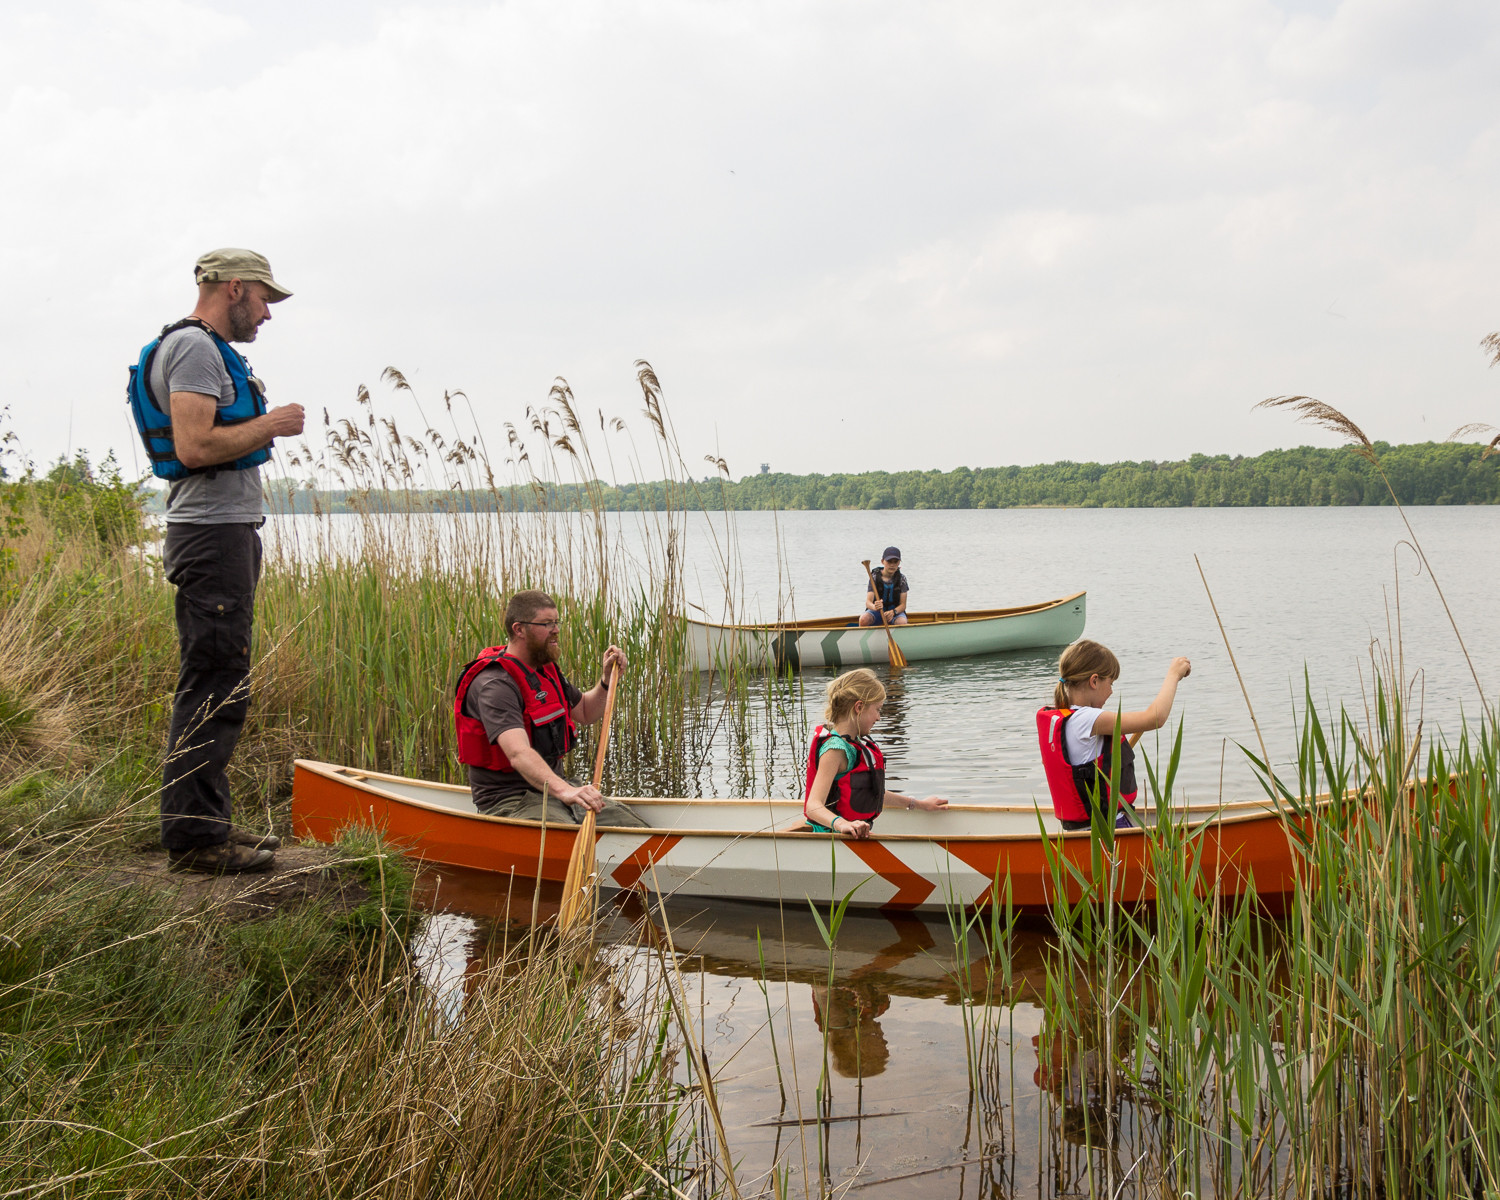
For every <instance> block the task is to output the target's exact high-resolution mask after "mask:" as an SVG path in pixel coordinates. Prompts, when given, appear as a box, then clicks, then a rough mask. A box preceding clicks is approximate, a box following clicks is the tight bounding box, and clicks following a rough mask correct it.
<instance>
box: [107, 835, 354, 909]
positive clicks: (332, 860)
mask: <svg viewBox="0 0 1500 1200" xmlns="http://www.w3.org/2000/svg"><path fill="white" fill-rule="evenodd" d="M111 884H113V885H114V886H119V887H127V886H140V885H145V886H147V887H152V888H157V889H160V890H161V891H162V892H164V893H166V894H168V895H170V896H172V897H174V899H175V900H176V902H177V905H178V906H179V907H180V908H181V909H182V911H184V912H205V913H206V912H208V911H211V910H218V913H219V915H221V916H222V917H224V918H225V919H226V920H231V921H254V920H257V919H259V918H261V917H267V916H270V915H271V914H273V913H276V912H280V911H283V910H287V909H293V908H297V907H300V906H301V905H303V904H306V903H308V902H309V901H313V900H320V901H323V902H324V903H325V904H327V905H328V906H329V909H330V911H331V913H332V914H334V915H337V914H340V913H348V912H352V911H353V910H354V909H356V908H358V907H359V906H360V905H361V904H364V903H365V902H366V901H367V900H369V899H370V896H371V891H370V889H369V888H368V887H366V886H365V883H364V880H363V878H362V875H361V872H360V871H359V870H358V869H356V868H355V867H354V866H353V865H352V860H351V859H350V857H349V855H348V854H347V853H346V852H341V851H340V850H339V848H338V847H336V846H321V845H306V846H284V847H282V849H280V850H278V851H277V852H276V867H275V869H274V870H271V871H267V872H265V873H263V874H254V875H251V874H241V875H199V874H196V873H194V872H188V871H184V872H180V873H179V872H173V871H169V870H167V852H166V851H165V850H162V849H160V848H157V849H153V850H144V851H141V852H139V853H137V854H135V855H132V856H131V857H130V858H128V859H122V860H120V861H119V862H118V863H114V864H111V866H110V868H109V869H108V870H107V871H106V872H104V878H103V880H101V885H102V886H110V885H111Z"/></svg>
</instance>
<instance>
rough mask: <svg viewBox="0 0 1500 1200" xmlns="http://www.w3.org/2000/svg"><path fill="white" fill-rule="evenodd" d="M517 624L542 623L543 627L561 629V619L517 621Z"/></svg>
mask: <svg viewBox="0 0 1500 1200" xmlns="http://www.w3.org/2000/svg"><path fill="white" fill-rule="evenodd" d="M516 624H517V625H540V626H541V627H542V628H543V629H561V628H562V622H561V621H517V622H516Z"/></svg>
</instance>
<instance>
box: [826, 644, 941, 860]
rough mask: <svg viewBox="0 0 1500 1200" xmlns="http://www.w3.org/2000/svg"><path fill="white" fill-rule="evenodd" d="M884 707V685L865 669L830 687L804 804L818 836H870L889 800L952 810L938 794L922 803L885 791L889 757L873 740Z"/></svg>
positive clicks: (902, 804) (905, 805)
mask: <svg viewBox="0 0 1500 1200" xmlns="http://www.w3.org/2000/svg"><path fill="white" fill-rule="evenodd" d="M884 703H885V687H884V685H882V684H881V682H880V680H878V679H876V678H875V673H874V672H873V671H869V670H867V669H866V668H864V667H860V668H859V669H858V670H855V671H845V672H844V673H843V674H842V675H840V676H838V677H837V678H836V679H834V680H833V681H832V682H830V683H829V685H828V706H827V707H826V708H825V709H824V710H823V716H824V718H825V719H826V723H825V724H823V725H819V726H818V727H817V728H816V729H815V730H813V736H812V745H811V746H810V747H809V748H808V751H807V799H806V800H804V801H803V803H802V815H803V816H805V817H806V818H807V823H808V824H809V825H811V826H812V827H813V828H814V829H816V830H817V831H818V832H820V833H830V832H831V833H837V834H841V835H843V836H844V837H852V838H867V837H869V836H870V826H871V825H872V824H874V822H875V818H876V817H878V816H879V815H880V813H881V810H882V809H883V808H884V807H885V806H886V804H887V803H888V802H891V801H894V802H895V803H896V804H897V805H899V806H900V807H901V808H921V809H925V810H927V811H928V812H932V811H934V810H936V809H940V808H947V807H948V802H947V801H946V800H944V799H943V798H942V797H940V796H927V797H925V798H924V799H921V800H918V799H916V797H914V796H903V795H902V794H901V793H900V792H888V791H886V789H885V755H884V754H882V753H881V752H880V747H879V746H877V745H876V744H875V742H874V740H873V739H872V738H871V737H870V730H871V729H872V728H873V727H874V725H875V722H876V721H878V720H880V706H881V705H882V704H884ZM841 826H842V828H841Z"/></svg>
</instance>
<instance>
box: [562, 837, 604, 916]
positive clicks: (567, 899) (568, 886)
mask: <svg viewBox="0 0 1500 1200" xmlns="http://www.w3.org/2000/svg"><path fill="white" fill-rule="evenodd" d="M598 865H599V860H598V858H597V856H596V855H595V853H594V810H593V809H590V810H589V811H588V813H587V814H586V815H585V816H584V818H583V824H582V825H580V826H579V828H578V840H577V841H575V842H574V843H573V853H572V854H571V855H570V856H569V858H568V875H567V878H566V879H565V880H564V882H563V897H562V911H561V912H560V913H559V914H558V917H557V927H558V928H559V929H561V930H563V931H567V930H569V929H571V928H572V927H573V926H574V925H575V924H576V923H577V922H578V919H579V918H580V917H581V916H583V915H584V913H585V912H587V911H591V910H592V908H593V905H592V904H590V903H589V901H590V900H591V899H592V897H593V894H594V883H595V876H596V875H597V874H598Z"/></svg>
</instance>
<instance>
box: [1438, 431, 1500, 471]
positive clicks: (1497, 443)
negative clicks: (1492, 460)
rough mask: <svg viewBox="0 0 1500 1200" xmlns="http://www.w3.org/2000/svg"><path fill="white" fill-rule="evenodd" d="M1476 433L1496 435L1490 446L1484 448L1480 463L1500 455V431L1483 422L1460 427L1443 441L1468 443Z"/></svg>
mask: <svg viewBox="0 0 1500 1200" xmlns="http://www.w3.org/2000/svg"><path fill="white" fill-rule="evenodd" d="M1476 433H1493V434H1494V435H1495V436H1494V437H1492V438H1491V439H1490V443H1489V445H1488V446H1486V447H1485V448H1484V453H1483V454H1481V455H1480V456H1479V461H1480V462H1483V461H1484V460H1485V459H1487V458H1488V457H1489V456H1490V455H1491V454H1500V431H1497V430H1496V429H1495V427H1494V426H1493V425H1486V424H1485V423H1484V422H1483V421H1471V422H1470V423H1469V424H1467V425H1460V426H1459V427H1458V428H1457V429H1455V430H1454V431H1453V432H1452V433H1450V434H1449V435H1448V436H1447V437H1446V438H1444V439H1443V440H1444V441H1446V442H1457V441H1467V440H1468V439H1469V438H1471V437H1473V436H1474V435H1475V434H1476Z"/></svg>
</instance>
